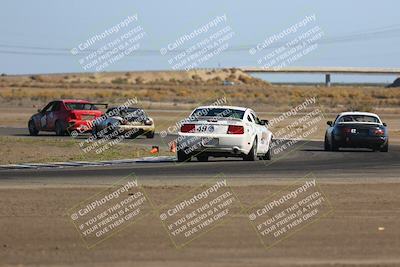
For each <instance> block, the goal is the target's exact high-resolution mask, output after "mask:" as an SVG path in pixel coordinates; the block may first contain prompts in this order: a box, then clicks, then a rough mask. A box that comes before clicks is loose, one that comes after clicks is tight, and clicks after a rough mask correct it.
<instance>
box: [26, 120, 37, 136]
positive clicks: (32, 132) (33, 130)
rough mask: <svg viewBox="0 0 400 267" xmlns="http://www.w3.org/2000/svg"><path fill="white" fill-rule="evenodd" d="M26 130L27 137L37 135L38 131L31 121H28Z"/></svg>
mask: <svg viewBox="0 0 400 267" xmlns="http://www.w3.org/2000/svg"><path fill="white" fill-rule="evenodd" d="M28 129H29V135H31V136H36V135H38V134H39V131H38V129H36V126H35V123H34V122H33V120H30V121H29V122H28Z"/></svg>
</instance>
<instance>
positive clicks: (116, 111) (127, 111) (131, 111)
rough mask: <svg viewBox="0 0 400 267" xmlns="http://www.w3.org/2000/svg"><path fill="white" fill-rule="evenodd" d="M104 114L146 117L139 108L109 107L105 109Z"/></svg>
mask: <svg viewBox="0 0 400 267" xmlns="http://www.w3.org/2000/svg"><path fill="white" fill-rule="evenodd" d="M106 114H108V115H109V116H121V117H130V118H139V117H146V113H145V112H144V110H143V109H140V108H121V109H120V108H110V109H108V110H107V111H106Z"/></svg>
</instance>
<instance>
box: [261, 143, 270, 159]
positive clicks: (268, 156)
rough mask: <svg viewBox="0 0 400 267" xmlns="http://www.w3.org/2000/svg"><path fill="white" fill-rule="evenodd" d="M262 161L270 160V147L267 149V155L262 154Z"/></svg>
mask: <svg viewBox="0 0 400 267" xmlns="http://www.w3.org/2000/svg"><path fill="white" fill-rule="evenodd" d="M262 159H264V160H271V159H272V153H271V146H270V147H269V148H268V151H267V153H265V154H264V156H263V157H262Z"/></svg>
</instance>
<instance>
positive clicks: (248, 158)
mask: <svg viewBox="0 0 400 267" xmlns="http://www.w3.org/2000/svg"><path fill="white" fill-rule="evenodd" d="M256 159H257V136H256V138H255V139H254V142H253V146H252V147H251V149H250V151H249V154H247V155H245V156H244V157H243V160H245V161H255V160H256Z"/></svg>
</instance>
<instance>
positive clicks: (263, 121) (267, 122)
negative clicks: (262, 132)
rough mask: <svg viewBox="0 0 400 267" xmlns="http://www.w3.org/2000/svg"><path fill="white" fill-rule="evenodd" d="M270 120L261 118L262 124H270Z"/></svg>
mask: <svg viewBox="0 0 400 267" xmlns="http://www.w3.org/2000/svg"><path fill="white" fill-rule="evenodd" d="M268 124H269V121H268V120H261V125H268Z"/></svg>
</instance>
